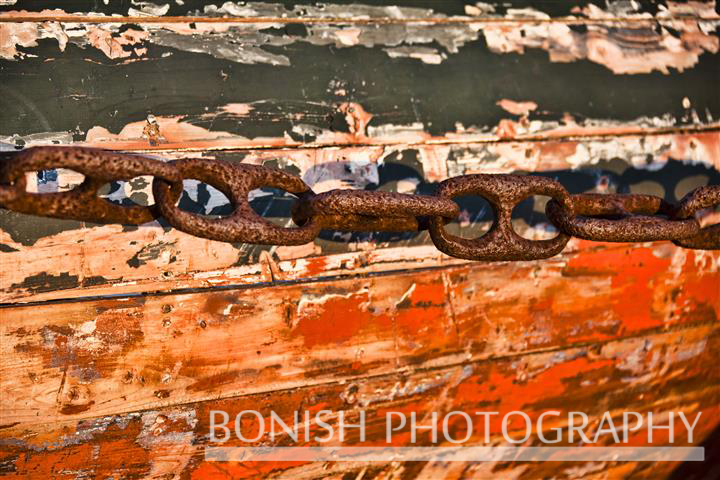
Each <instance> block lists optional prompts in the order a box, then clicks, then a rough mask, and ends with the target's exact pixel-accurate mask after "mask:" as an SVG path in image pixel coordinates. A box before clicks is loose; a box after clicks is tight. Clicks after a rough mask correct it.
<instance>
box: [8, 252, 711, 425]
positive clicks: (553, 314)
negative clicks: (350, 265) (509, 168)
mask: <svg viewBox="0 0 720 480" xmlns="http://www.w3.org/2000/svg"><path fill="white" fill-rule="evenodd" d="M718 258H719V257H718V255H717V254H714V253H706V252H693V251H687V250H684V249H681V248H678V247H671V246H669V245H667V244H662V243H661V244H658V245H654V246H651V247H642V246H634V247H624V248H603V249H598V250H595V251H581V252H580V253H576V254H571V255H568V256H567V257H564V258H557V259H551V260H546V261H541V262H525V263H508V264H499V265H497V266H494V267H490V266H487V265H482V264H470V265H462V266H457V267H446V268H441V269H437V270H430V271H418V272H407V273H395V274H390V275H384V276H378V277H372V278H356V279H348V280H332V281H322V282H313V283H303V284H298V285H288V286H272V287H262V288H259V289H257V288H255V289H249V290H248V289H240V290H226V291H217V290H210V291H206V292H200V293H193V294H184V295H160V296H140V297H129V298H118V299H104V300H95V301H80V302H71V303H64V304H61V305H55V304H46V305H33V306H28V307H20V306H18V307H8V308H5V309H3V310H2V316H3V326H2V329H3V330H2V331H3V333H2V335H3V336H2V339H3V340H2V347H1V348H2V355H3V358H4V359H5V360H4V362H3V365H2V367H0V368H1V369H0V378H2V390H3V395H4V398H5V400H4V402H3V412H2V418H3V420H2V421H0V424H17V425H26V424H35V423H38V422H40V423H46V422H47V421H48V420H49V419H52V421H60V420H62V419H65V418H67V419H80V418H86V417H88V416H102V415H108V414H112V413H121V412H123V413H124V412H132V411H136V410H142V409H148V408H155V407H157V406H160V405H167V404H184V403H188V402H194V401H199V400H204V399H207V398H214V397H217V396H221V397H232V396H237V395H247V394H250V393H257V392H267V391H273V390H281V389H289V388H297V387H301V386H306V385H310V384H316V383H328V382H338V381H342V382H345V381H349V379H351V378H356V377H367V376H372V375H378V374H387V373H390V372H393V371H395V372H398V371H407V370H409V371H412V370H413V369H415V368H426V367H428V366H434V367H439V366H442V365H446V364H455V363H462V362H466V361H473V360H477V359H487V358H491V357H504V356H510V355H516V354H518V353H521V352H532V351H536V350H554V349H558V348H566V347H568V346H572V345H574V344H582V343H586V342H594V343H597V342H602V341H607V340H610V339H617V338H624V337H628V336H630V337H635V336H638V335H640V334H642V333H643V332H652V331H655V330H665V329H667V328H675V327H677V326H687V325H693V324H696V323H708V322H709V323H714V322H715V321H716V320H717V318H718V315H719V313H720V272H719V271H718ZM508 280H511V285H506V286H504V287H501V286H502V285H503V284H504V283H505V282H507V281H508Z"/></svg>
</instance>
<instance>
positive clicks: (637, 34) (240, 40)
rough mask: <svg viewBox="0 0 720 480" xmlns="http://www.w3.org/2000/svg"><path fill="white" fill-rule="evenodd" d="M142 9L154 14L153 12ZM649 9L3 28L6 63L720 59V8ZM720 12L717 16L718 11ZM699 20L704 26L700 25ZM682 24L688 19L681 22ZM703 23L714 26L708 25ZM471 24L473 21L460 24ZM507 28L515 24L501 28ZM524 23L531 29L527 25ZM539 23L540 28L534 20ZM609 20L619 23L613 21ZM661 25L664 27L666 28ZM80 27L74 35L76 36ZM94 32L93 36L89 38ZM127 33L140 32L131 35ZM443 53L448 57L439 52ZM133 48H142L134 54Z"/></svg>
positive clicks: (268, 14)
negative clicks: (187, 58) (354, 51)
mask: <svg viewBox="0 0 720 480" xmlns="http://www.w3.org/2000/svg"><path fill="white" fill-rule="evenodd" d="M141 3H142V5H143V6H144V7H141V9H140V10H136V9H132V8H131V9H130V10H131V12H129V13H130V14H137V15H145V14H146V13H148V12H150V14H152V15H155V14H157V15H162V12H163V11H167V8H166V7H167V4H165V5H163V6H158V5H153V4H151V3H147V2H141ZM142 8H145V10H143V9H142ZM639 8H640V7H639V4H638V5H635V4H628V3H627V2H620V1H613V2H609V3H608V7H607V9H606V10H603V9H601V8H599V7H597V6H595V5H593V4H590V5H589V6H587V7H585V8H583V9H577V10H576V12H575V13H576V16H575V17H569V18H565V19H563V21H558V22H549V20H551V17H550V16H549V15H547V14H545V13H543V12H541V11H539V10H536V9H533V8H524V9H512V8H510V9H508V11H507V13H506V14H505V15H504V16H501V15H498V14H494V13H490V12H489V11H488V9H483V8H480V7H473V8H471V9H470V10H469V12H472V13H478V14H480V15H482V16H483V17H484V18H490V19H493V20H495V21H494V22H490V23H484V22H482V21H480V19H478V21H477V22H475V23H473V22H459V23H446V22H444V23H439V24H438V23H434V22H432V21H428V22H421V21H418V22H417V23H405V24H401V23H388V24H383V25H381V26H379V27H378V26H377V25H372V24H370V25H364V24H359V25H351V26H346V25H337V24H322V23H309V24H307V25H305V29H304V30H305V31H304V32H303V33H300V34H289V33H285V34H283V35H274V34H270V33H265V31H266V30H268V29H273V28H282V25H281V24H277V25H273V24H268V23H258V24H250V23H243V24H241V25H238V24H233V23H231V22H228V23H222V22H218V23H206V24H194V25H193V26H190V27H188V26H187V25H173V24H168V23H157V24H152V23H143V24H137V25H135V26H134V27H133V28H134V29H137V30H125V31H123V32H121V31H120V27H119V26H118V25H117V24H112V23H108V24H100V25H96V26H83V25H80V24H72V25H70V24H61V23H57V22H40V23H36V24H33V23H17V24H11V23H6V24H0V29H3V35H2V38H3V41H2V42H0V57H1V58H5V59H13V58H22V57H23V56H24V54H21V53H20V52H19V51H18V50H17V46H21V47H32V46H35V45H37V43H36V42H37V40H38V39H40V38H56V39H57V40H58V44H59V46H60V49H61V50H62V49H64V48H65V45H66V44H67V42H68V41H70V42H73V43H75V44H78V45H80V46H83V47H85V46H94V47H96V48H99V49H100V50H101V51H102V52H103V53H105V54H106V55H107V56H108V57H109V58H127V57H130V56H131V55H133V56H137V57H141V56H143V55H144V54H145V53H146V49H145V46H144V42H146V41H149V42H151V43H154V44H156V45H161V46H166V47H172V48H177V49H179V50H184V51H188V52H198V53H206V54H209V55H212V56H214V57H216V58H222V59H226V60H230V61H233V62H238V63H248V64H254V63H265V64H269V65H278V66H288V65H290V64H291V63H292V61H293V60H292V59H291V58H290V57H289V56H288V55H284V54H280V53H274V52H272V51H270V50H268V49H266V48H267V47H282V46H287V45H290V44H293V43H295V42H306V43H310V44H313V45H333V46H334V47H336V48H351V47H358V46H361V47H366V48H373V47H376V46H379V47H383V50H384V51H385V52H386V53H387V54H388V56H390V57H391V58H409V59H417V60H419V61H422V62H424V63H427V64H438V63H441V62H442V61H443V60H444V59H445V58H447V56H448V55H451V54H453V53H457V52H458V51H459V49H460V48H462V47H463V46H465V45H467V44H468V43H470V42H474V41H476V40H478V39H479V38H480V36H483V37H484V39H485V41H486V42H487V45H488V48H489V49H490V50H491V51H493V52H496V53H520V54H522V53H523V52H524V51H525V49H527V48H540V49H543V50H546V51H547V52H548V54H549V58H550V61H552V62H570V61H576V60H581V59H588V60H590V61H593V62H595V63H598V64H601V65H604V66H605V67H607V68H608V69H610V70H612V71H613V72H615V73H618V74H638V73H647V72H651V71H660V72H662V73H665V74H667V73H669V70H670V69H676V70H678V71H683V70H685V69H688V68H692V66H694V65H695V64H696V63H697V61H698V57H699V56H700V55H701V54H703V53H704V52H709V53H717V52H718V48H719V47H720V44H719V39H718V37H717V36H716V35H714V30H715V28H716V27H717V26H718V25H720V20H717V16H716V14H715V13H714V2H707V3H703V4H697V5H695V4H692V5H691V4H685V5H684V6H683V4H676V3H674V2H669V3H668V8H667V9H664V10H663V9H661V10H660V11H659V12H658V13H657V14H656V15H655V16H654V17H653V16H651V15H650V14H648V13H638V11H637V10H635V9H639ZM710 12H712V13H710ZM53 13H54V14H61V13H64V12H62V11H59V10H54V11H49V10H47V11H43V12H38V13H34V14H33V13H28V12H25V11H15V12H3V13H2V14H0V17H1V16H6V17H12V16H19V15H23V16H33V15H34V16H42V15H45V16H47V15H52V14H53ZM196 14H197V15H207V16H211V17H219V16H224V15H230V16H236V17H258V18H273V17H275V18H279V19H296V18H298V19H299V18H302V17H312V18H318V19H322V18H327V19H336V18H368V19H373V18H376V19H382V18H393V19H403V18H410V19H443V20H447V19H449V17H447V16H446V15H443V14H438V13H436V12H435V11H433V10H432V9H423V8H410V7H395V6H392V7H390V6H388V7H384V6H368V5H333V4H328V5H323V6H310V5H302V6H295V7H293V9H291V10H288V9H286V8H285V7H284V6H281V5H275V4H267V3H257V2H247V3H245V2H243V3H242V4H239V3H233V2H225V3H224V4H223V5H222V6H220V7H217V6H215V5H207V6H205V8H204V10H203V11H202V12H196ZM618 15H622V17H623V18H627V19H630V20H633V21H637V20H643V21H645V23H644V24H641V23H637V22H636V23H634V24H630V25H627V26H625V27H623V28H616V27H615V26H614V25H613V24H612V22H611V20H613V19H614V18H616V17H617V16H618ZM690 15H694V16H695V18H693V17H690ZM680 17H682V18H680ZM703 17H706V18H709V19H703ZM460 18H463V19H467V17H460ZM503 19H504V20H507V23H502V22H498V20H503ZM519 19H522V20H523V22H518V20H519ZM572 19H575V20H576V22H577V23H578V24H583V25H586V26H587V29H586V31H576V30H573V29H572V28H571V26H570V24H569V23H568V20H572ZM533 20H534V21H536V22H533ZM608 22H609V23H608ZM656 27H657V28H656ZM67 29H72V32H71V33H68V32H66V30H67ZM83 29H84V32H83ZM127 32H133V33H131V34H127ZM435 44H437V45H439V46H440V47H441V48H442V50H439V49H437V48H434V47H433V46H432V45H435ZM124 45H130V46H132V48H130V49H125V48H123V46H124Z"/></svg>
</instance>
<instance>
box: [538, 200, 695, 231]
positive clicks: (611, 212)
mask: <svg viewBox="0 0 720 480" xmlns="http://www.w3.org/2000/svg"><path fill="white" fill-rule="evenodd" d="M570 202H571V204H572V209H568V208H565V207H564V206H563V205H561V204H560V203H558V202H557V201H555V200H550V201H549V202H548V203H547V205H546V207H545V212H546V214H547V217H548V218H549V219H550V221H551V222H552V223H553V224H554V225H556V226H557V227H558V228H559V229H560V230H562V231H563V232H566V233H568V234H570V235H572V236H574V237H578V238H583V239H586V240H595V241H603V242H649V241H655V240H674V239H677V238H681V237H687V236H692V235H695V234H697V232H698V231H699V230H700V225H699V224H698V222H697V221H696V220H695V219H694V218H691V219H686V220H679V219H678V220H672V219H670V218H669V216H670V214H671V213H672V206H671V205H670V204H669V203H667V202H665V201H664V200H663V199H662V198H659V197H655V196H653V195H638V194H616V193H611V194H600V193H583V194H579V195H571V196H570ZM598 217H600V218H598ZM607 217H613V218H607Z"/></svg>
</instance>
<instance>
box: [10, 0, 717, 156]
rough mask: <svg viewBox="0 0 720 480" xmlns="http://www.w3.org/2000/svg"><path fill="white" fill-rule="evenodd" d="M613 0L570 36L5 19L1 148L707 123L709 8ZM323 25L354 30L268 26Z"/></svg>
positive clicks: (256, 8) (713, 27) (412, 27)
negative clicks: (651, 10)
mask: <svg viewBox="0 0 720 480" xmlns="http://www.w3.org/2000/svg"><path fill="white" fill-rule="evenodd" d="M621 3H622V2H617V3H611V4H610V6H609V7H608V8H607V10H602V9H599V8H598V7H596V6H594V5H592V4H581V5H578V6H577V9H575V11H574V18H575V19H576V21H577V25H574V24H572V23H568V19H563V20H558V21H555V20H553V17H551V16H550V15H548V14H547V13H545V12H543V11H540V10H536V9H533V8H529V7H528V8H525V9H515V10H512V11H511V12H509V11H505V13H494V12H489V11H488V12H484V11H480V12H475V13H476V14H477V18H476V17H474V16H472V15H469V16H468V15H466V16H464V17H462V18H463V19H464V20H463V21H462V22H459V23H454V24H453V23H450V24H448V23H442V22H441V23H438V22H436V21H434V20H433V19H435V17H436V15H435V12H434V10H432V9H427V8H426V9H422V8H419V9H418V8H415V9H412V8H396V7H377V6H376V7H373V6H363V5H328V6H326V7H325V8H323V9H319V8H316V7H309V6H298V7H296V8H295V9H292V8H286V6H283V5H277V4H276V5H272V4H261V3H252V2H250V3H248V4H246V5H236V4H233V3H232V2H228V3H226V4H224V5H223V6H222V7H212V8H211V7H208V8H209V10H208V11H207V12H206V13H203V15H205V17H202V16H201V17H200V18H208V19H215V20H217V19H218V18H220V19H223V18H224V17H223V15H230V16H233V13H235V16H234V17H235V18H237V17H238V14H240V13H241V14H242V15H243V18H245V19H247V18H252V17H254V16H262V17H263V18H266V20H265V21H264V22H260V23H257V24H244V23H239V24H238V23H233V22H232V18H231V19H226V20H227V22H226V23H218V22H215V21H213V22H211V23H203V22H201V21H197V22H185V23H184V22H182V21H179V22H178V21H177V19H176V20H173V21H170V20H169V21H167V22H162V23H157V24H153V23H147V22H142V23H132V21H131V19H123V18H119V19H117V20H114V22H115V23H109V24H95V23H78V22H77V21H68V20H67V19H65V20H64V21H59V22H56V21H45V22H27V21H23V22H21V23H17V22H15V21H14V19H15V20H17V19H18V15H23V12H22V11H20V10H18V11H14V12H12V11H6V12H2V13H0V29H3V34H4V39H5V41H4V42H3V44H2V46H3V47H4V49H0V52H2V54H3V58H4V59H5V60H0V68H2V74H3V78H4V80H5V81H4V82H3V85H2V90H1V92H2V96H3V98H4V99H6V100H5V103H6V104H7V105H6V108H4V109H3V110H2V111H0V123H2V125H3V131H2V132H0V133H2V134H3V135H4V138H3V139H2V141H3V142H4V144H5V145H4V148H13V147H14V146H23V145H31V144H37V143H48V142H58V143H82V144H86V145H95V146H103V147H108V148H117V149H142V150H145V149H183V150H187V149H195V150H202V149H209V148H213V149H226V148H253V147H280V146H304V145H349V144H352V145H357V144H361V145H367V144H391V143H432V142H451V143H452V142H460V141H478V140H483V141H488V140H490V141H492V140H497V139H498V138H538V137H540V138H544V137H545V136H557V135H567V134H570V135H578V134H580V135H601V134H614V133H622V132H625V133H627V132H636V133H637V132H640V131H646V130H649V131H658V130H660V131H662V130H663V129H668V128H671V129H672V128H677V127H679V126H689V127H694V128H697V127H702V128H706V127H715V128H716V127H717V126H718V125H717V121H716V120H715V119H717V118H718V117H719V116H720V98H719V97H718V95H717V89H716V88H715V86H714V84H715V83H716V82H713V81H712V79H713V78H715V79H717V78H718V74H719V73H720V72H719V70H718V64H719V62H718V61H717V56H718V48H719V43H718V42H719V41H720V40H719V38H718V35H717V25H718V24H720V17H718V16H717V15H716V14H715V13H714V2H708V3H706V4H703V3H693V4H692V6H688V5H683V4H676V3H674V2H668V5H667V6H665V7H664V9H658V10H656V11H655V12H654V13H652V14H651V13H649V12H648V11H645V10H643V9H644V8H645V7H640V4H637V5H638V8H639V10H638V11H633V10H632V9H630V10H626V7H627V5H626V3H622V5H621ZM148 5H150V4H148ZM541 6H542V7H550V5H541ZM213 8H214V9H215V10H213ZM474 8H478V7H474ZM505 9H506V8H505V7H503V8H500V10H505ZM471 10H472V9H471ZM338 12H340V13H342V16H343V17H344V18H349V19H356V18H364V19H366V20H367V22H369V23H368V24H367V25H342V24H340V25H338V24H335V23H332V21H331V20H325V22H326V23H319V24H315V23H307V24H303V23H300V24H297V25H294V24H293V25H284V24H283V23H280V24H276V23H273V22H272V18H270V19H269V20H268V19H267V18H268V16H269V17H273V14H274V18H278V19H288V18H290V19H292V18H295V19H299V20H301V19H302V18H304V16H305V17H306V16H312V15H313V13H316V14H317V15H318V16H319V18H320V19H322V18H330V19H332V17H333V15H338V14H339V13H338ZM31 13H32V15H35V14H38V12H34V13H33V12H25V13H24V15H30V14H31ZM40 13H42V12H40ZM62 13H63V11H62V10H48V11H46V12H44V15H45V16H50V17H51V18H52V16H59V15H62ZM281 14H282V15H281ZM388 17H393V18H396V19H400V20H403V19H405V20H407V19H410V18H413V17H423V18H426V21H423V22H419V23H418V22H415V23H413V22H408V23H407V24H402V23H401V24H393V23H389V24H386V23H383V22H382V21H381V20H382V19H384V18H388ZM158 18H163V17H158ZM448 18H454V17H448ZM3 19H4V20H5V21H3ZM20 19H21V20H23V18H20ZM473 19H475V20H476V22H477V23H472V20H473ZM25 20H27V19H25ZM489 20H493V21H490V22H489V23H487V22H485V21H489ZM500 20H502V21H510V23H509V24H504V23H502V22H500V23H498V21H500ZM484 22H485V23H484ZM538 22H539V23H538ZM553 22H555V23H553ZM617 22H619V24H618V23H617ZM623 22H624V23H623ZM188 64H192V65H193V68H192V69H187V68H185V66H186V65H188ZM356 66H362V68H356ZM28 72H33V73H32V74H31V75H29V74H28ZM278 72H282V75H278ZM527 72H534V73H533V74H532V75H527ZM538 78H543V79H547V81H541V82H539V81H538ZM387 79H392V80H391V81H388V80H387ZM579 86H582V88H579ZM279 91H280V92H282V95H281V96H278V95H277V92H279ZM608 92H616V93H613V94H608ZM620 93H621V94H620Z"/></svg>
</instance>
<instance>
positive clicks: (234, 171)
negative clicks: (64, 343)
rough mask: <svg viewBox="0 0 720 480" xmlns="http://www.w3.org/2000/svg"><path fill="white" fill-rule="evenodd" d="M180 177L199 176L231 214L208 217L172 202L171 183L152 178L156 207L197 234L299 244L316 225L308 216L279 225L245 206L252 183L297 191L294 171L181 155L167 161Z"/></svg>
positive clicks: (302, 186)
mask: <svg viewBox="0 0 720 480" xmlns="http://www.w3.org/2000/svg"><path fill="white" fill-rule="evenodd" d="M170 165H172V167H174V168H176V169H177V171H178V172H179V174H180V175H181V176H182V177H183V178H187V179H196V180H200V181H202V182H205V183H207V184H209V185H212V186H213V187H215V188H217V189H218V190H220V191H221V192H223V193H224V194H225V195H226V196H227V197H228V198H229V199H230V202H231V203H232V205H233V207H234V210H233V212H232V214H230V215H229V216H227V217H223V218H208V217H206V216H199V215H195V214H192V213H189V212H185V211H182V210H180V209H179V208H177V207H175V201H174V199H173V197H172V195H171V190H172V188H171V187H172V185H171V184H169V183H167V182H162V181H158V182H156V183H155V185H154V186H153V194H154V195H155V198H156V199H157V205H158V209H159V210H160V212H161V213H162V214H163V216H164V217H165V218H166V219H167V220H168V222H169V223H170V225H172V226H173V227H175V228H177V229H179V230H182V231H184V232H187V233H190V234H192V235H195V236H197V237H206V238H212V239H214V240H221V241H224V242H244V243H258V244H271V245H302V244H304V243H308V242H311V241H312V240H313V239H314V238H315V237H316V236H317V234H318V233H319V231H320V226H319V225H318V224H317V223H316V222H314V221H313V220H310V221H309V222H308V223H307V224H305V225H304V226H302V227H300V228H282V227H279V226H277V225H274V224H272V223H270V222H269V221H267V220H265V219H263V218H262V217H261V216H260V215H258V214H257V213H255V211H254V210H253V209H252V208H251V207H250V203H248V194H249V193H250V192H251V191H252V190H255V189H257V188H263V187H274V188H281V189H283V190H285V191H288V192H290V193H294V194H302V193H305V192H307V191H308V190H309V187H308V186H307V185H305V183H304V182H303V181H302V180H301V179H300V178H298V177H295V176H292V175H290V174H287V173H285V172H282V171H280V170H274V169H269V168H263V167H259V166H257V165H242V164H236V163H229V162H219V161H207V160H199V159H185V160H178V161H177V162H172V163H171V164H170Z"/></svg>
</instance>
